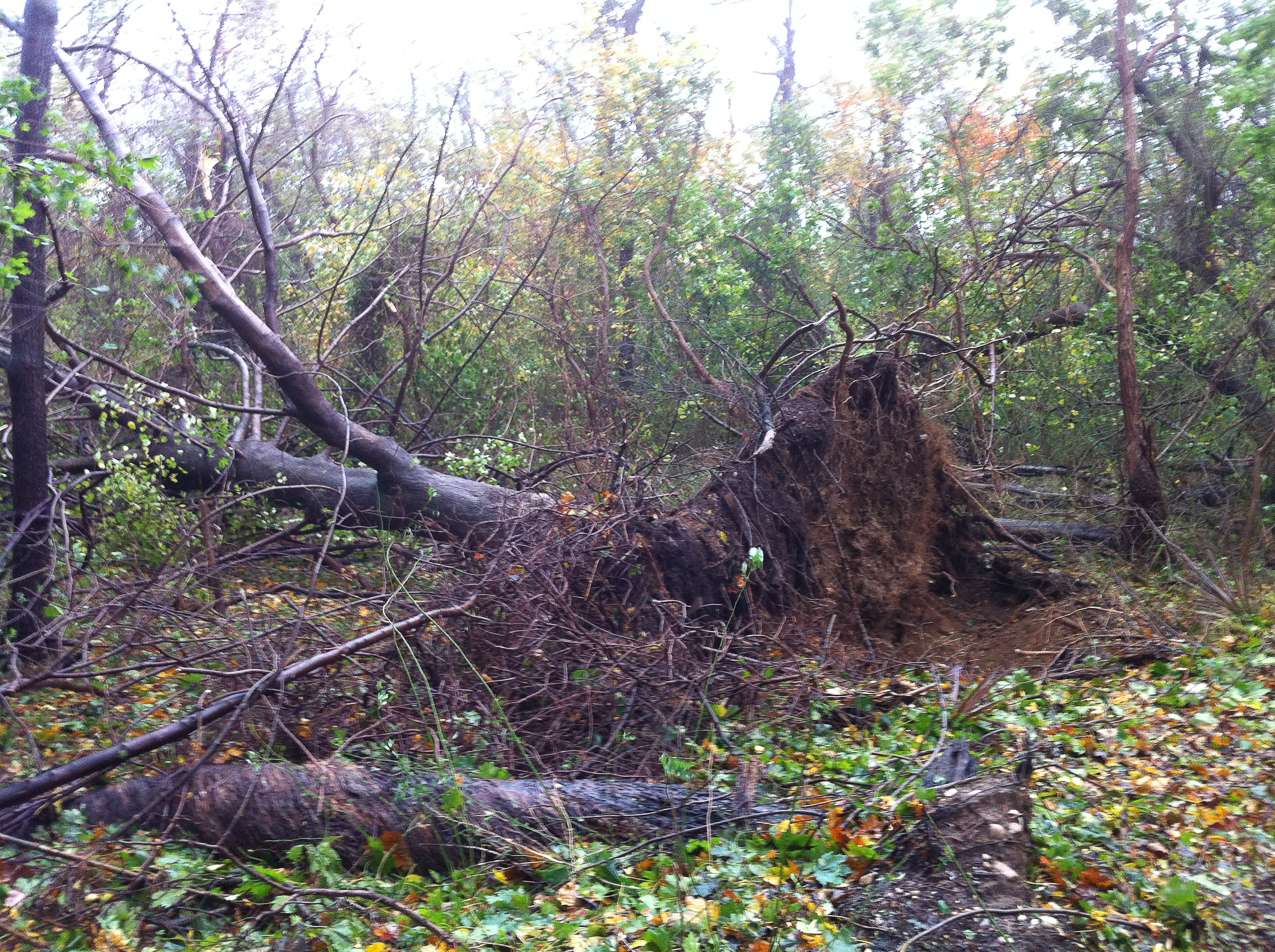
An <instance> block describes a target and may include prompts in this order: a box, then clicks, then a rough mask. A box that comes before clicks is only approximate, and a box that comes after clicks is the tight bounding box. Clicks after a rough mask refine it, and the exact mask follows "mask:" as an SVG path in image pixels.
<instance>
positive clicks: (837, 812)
mask: <svg viewBox="0 0 1275 952" xmlns="http://www.w3.org/2000/svg"><path fill="white" fill-rule="evenodd" d="M845 821H846V811H845V808H844V807H839V806H838V807H833V808H832V809H831V810H829V811H828V836H830V837H831V838H832V842H834V843H836V844H837V845H838V846H845V845H846V844H847V843H849V842H850V834H849V833H848V832H846V827H845Z"/></svg>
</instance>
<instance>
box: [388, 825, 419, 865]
mask: <svg viewBox="0 0 1275 952" xmlns="http://www.w3.org/2000/svg"><path fill="white" fill-rule="evenodd" d="M381 847H382V848H383V849H384V850H385V852H387V853H390V854H392V855H393V856H394V865H395V866H397V867H398V868H399V869H407V867H409V866H411V865H412V857H411V854H410V853H408V851H407V842H406V841H405V840H404V839H403V834H402V833H395V832H393V831H390V830H387V831H386V832H384V833H382V834H381Z"/></svg>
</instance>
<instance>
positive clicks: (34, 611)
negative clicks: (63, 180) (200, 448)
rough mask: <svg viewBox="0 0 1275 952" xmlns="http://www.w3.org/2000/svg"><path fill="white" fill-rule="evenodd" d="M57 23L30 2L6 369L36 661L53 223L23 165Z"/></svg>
mask: <svg viewBox="0 0 1275 952" xmlns="http://www.w3.org/2000/svg"><path fill="white" fill-rule="evenodd" d="M57 23H58V7H57V3H56V2H55V0H27V5H26V29H25V32H24V34H23V39H22V64H21V72H22V76H23V77H24V78H26V79H27V80H29V81H30V83H31V91H32V93H33V94H34V96H33V98H32V99H30V100H29V101H28V102H26V103H24V104H23V106H22V111H21V112H20V113H19V115H18V121H17V124H16V126H15V128H14V139H13V161H14V165H15V167H16V168H17V172H16V178H17V187H16V195H15V199H16V201H17V202H18V203H22V202H26V203H27V204H29V205H30V206H31V208H32V210H33V214H32V216H31V218H29V219H28V220H27V222H26V223H25V228H24V230H22V231H19V232H18V234H17V235H15V236H14V239H13V254H14V257H15V258H21V259H24V260H25V261H26V264H27V273H26V274H24V275H23V276H22V278H21V280H20V281H19V282H18V286H17V288H16V289H14V292H13V298H12V300H11V302H10V308H11V317H10V320H11V321H12V353H11V355H10V357H9V360H8V362H7V363H6V368H5V369H6V371H7V376H8V383H9V398H10V400H11V402H12V405H13V411H12V413H13V417H12V419H13V429H12V434H13V436H12V447H13V518H14V531H15V532H16V533H17V534H18V537H19V538H18V541H17V544H16V545H15V546H14V550H13V568H12V585H11V586H10V596H9V608H8V617H7V618H6V623H5V625H6V628H7V630H8V632H9V636H10V637H11V638H12V639H14V640H15V641H16V642H17V644H18V650H19V651H20V652H22V653H23V654H25V655H27V656H38V655H40V654H42V653H43V652H44V650H45V648H46V647H48V646H46V645H44V644H43V637H42V631H43V628H44V609H45V606H46V604H47V591H48V586H49V582H50V578H51V574H52V570H53V549H52V546H51V545H50V541H49V528H50V525H51V519H50V513H49V448H48V433H47V413H46V409H45V402H44V335H45V323H46V317H45V310H46V306H47V304H46V300H45V296H46V290H45V289H46V284H47V281H46V275H45V246H44V242H45V236H46V233H47V231H48V222H47V219H46V211H45V205H44V202H43V200H42V198H41V196H40V195H39V193H38V191H37V190H36V189H35V188H33V187H32V186H31V184H30V182H29V179H28V177H27V176H28V175H30V174H34V173H29V172H27V171H26V170H24V169H23V167H22V166H23V163H27V162H29V161H30V160H33V159H37V160H38V159H39V158H41V157H42V156H43V155H44V153H45V147H46V141H47V140H46V137H45V134H44V116H45V112H46V110H47V108H48V102H49V84H50V80H51V76H52V67H53V44H54V39H55V37H56V33H57Z"/></svg>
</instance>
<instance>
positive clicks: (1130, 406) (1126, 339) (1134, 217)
mask: <svg viewBox="0 0 1275 952" xmlns="http://www.w3.org/2000/svg"><path fill="white" fill-rule="evenodd" d="M1132 8H1133V0H1118V3H1117V5H1116V35H1115V45H1116V72H1117V75H1118V77H1119V83H1120V102H1121V107H1122V111H1123V116H1124V163H1125V182H1124V225H1123V227H1122V228H1121V230H1120V240H1119V242H1118V243H1117V244H1116V261H1115V270H1116V281H1115V285H1116V353H1117V364H1118V368H1119V372H1120V405H1121V407H1122V408H1123V410H1124V438H1125V474H1126V477H1127V478H1128V481H1129V503H1130V510H1129V514H1128V516H1127V517H1126V518H1125V524H1124V529H1123V542H1124V545H1125V547H1126V548H1127V549H1128V550H1129V551H1130V552H1131V553H1132V552H1142V551H1145V550H1146V549H1147V548H1148V546H1150V545H1151V544H1152V543H1154V541H1155V538H1156V533H1155V531H1154V529H1153V528H1152V525H1155V526H1159V525H1163V523H1164V519H1165V509H1164V495H1163V493H1162V492H1161V490H1160V477H1159V475H1158V474H1157V473H1156V468H1155V452H1154V449H1153V447H1152V440H1151V430H1150V427H1149V426H1146V425H1144V424H1143V422H1142V396H1141V393H1140V388H1139V386H1138V363H1137V357H1136V353H1135V339H1134V329H1133V311H1134V297H1133V243H1134V238H1135V236H1136V234H1137V227H1138V185H1139V177H1140V175H1141V169H1140V167H1139V162H1138V114H1137V109H1136V103H1135V99H1134V88H1133V80H1134V76H1133V66H1132V63H1131V62H1130V57H1129V23H1128V21H1129V14H1130V12H1131V10H1132Z"/></svg>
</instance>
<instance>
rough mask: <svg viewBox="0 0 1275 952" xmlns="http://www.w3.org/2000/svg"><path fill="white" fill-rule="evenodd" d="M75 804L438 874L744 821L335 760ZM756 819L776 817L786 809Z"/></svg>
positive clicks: (173, 777)
mask: <svg viewBox="0 0 1275 952" xmlns="http://www.w3.org/2000/svg"><path fill="white" fill-rule="evenodd" d="M68 805H69V806H72V807H75V808H78V809H80V810H82V811H83V812H84V815H85V817H86V819H87V820H88V822H89V823H90V824H93V825H104V824H114V823H120V822H130V821H131V822H132V823H135V824H137V825H140V826H142V827H145V828H147V829H152V830H168V829H176V830H180V831H181V832H182V833H184V834H186V835H188V836H191V837H194V838H195V839H197V840H199V841H200V842H203V843H209V844H216V845H218V846H221V847H223V848H225V849H228V850H230V851H232V852H235V853H241V854H262V853H267V854H272V855H282V854H284V853H286V852H287V851H288V850H289V849H290V848H291V847H293V846H296V845H298V844H301V845H306V844H310V845H313V844H317V843H319V842H320V841H322V840H325V839H327V840H330V841H331V844H332V847H333V848H334V849H335V850H336V852H337V854H338V855H339V856H340V857H341V859H342V861H343V862H345V863H346V864H347V865H354V864H356V863H358V862H359V861H360V860H362V859H364V858H366V857H367V855H368V840H369V838H371V839H374V840H379V841H380V842H381V843H382V844H383V845H384V848H385V851H386V852H387V853H390V854H392V855H393V856H394V857H395V860H396V861H397V863H398V865H399V866H400V867H402V868H406V867H408V866H415V867H416V868H417V869H421V870H440V871H443V870H447V869H450V868H453V867H455V866H458V865H466V864H472V863H474V862H480V861H482V860H485V859H490V858H492V857H494V856H505V855H511V854H518V853H526V852H535V851H538V850H541V849H543V848H545V847H548V846H550V845H552V844H554V843H560V842H564V841H567V840H569V839H570V838H571V837H572V836H573V835H579V834H580V833H587V834H592V835H598V836H603V837H608V838H629V839H632V838H637V837H649V836H652V835H657V834H661V833H669V832H671V831H674V830H685V831H687V832H688V833H693V831H695V830H700V831H703V830H704V828H705V827H706V826H707V825H710V824H711V827H712V828H713V829H722V828H724V827H725V826H727V825H729V824H730V823H732V822H733V821H736V820H737V818H736V817H735V816H734V813H733V811H732V809H731V798H730V797H729V796H722V795H718V796H717V797H716V798H714V797H713V794H712V792H711V791H710V792H704V791H692V790H689V789H687V788H686V787H681V786H676V785H670V784H653V783H635V782H627V781H605V782H603V781H592V780H577V781H571V782H565V783H557V782H549V783H541V782H539V781H536V780H483V779H478V778H468V779H464V780H458V779H456V778H455V777H454V776H447V775H440V774H437V773H431V772H424V771H423V772H421V773H419V774H414V775H409V776H403V775H390V774H388V773H381V772H377V771H373V770H368V769H365V768H362V767H358V766H355V765H352V764H348V763H342V762H338V761H321V762H317V763H311V764H308V765H305V766H297V765H292V764H265V765H261V766H250V765H246V764H234V765H222V766H207V767H203V768H200V769H199V770H197V771H194V772H193V773H191V772H188V771H177V772H175V773H172V774H163V775H159V776H155V777H148V778H144V779H138V780H129V781H125V782H123V783H117V784H112V785H110V786H107V787H103V788H101V789H99V790H93V791H90V792H89V793H86V794H84V795H83V796H81V797H79V798H77V799H76V800H74V801H72V803H70V804H68ZM760 816H762V817H767V816H769V817H772V818H776V819H777V818H778V816H779V811H771V812H767V811H764V810H763V811H761V813H760ZM27 826H28V827H29V826H30V824H27ZM17 833H18V835H21V836H26V835H27V834H28V830H27V829H19V830H18V831H17Z"/></svg>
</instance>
